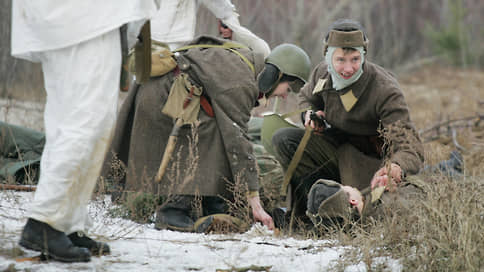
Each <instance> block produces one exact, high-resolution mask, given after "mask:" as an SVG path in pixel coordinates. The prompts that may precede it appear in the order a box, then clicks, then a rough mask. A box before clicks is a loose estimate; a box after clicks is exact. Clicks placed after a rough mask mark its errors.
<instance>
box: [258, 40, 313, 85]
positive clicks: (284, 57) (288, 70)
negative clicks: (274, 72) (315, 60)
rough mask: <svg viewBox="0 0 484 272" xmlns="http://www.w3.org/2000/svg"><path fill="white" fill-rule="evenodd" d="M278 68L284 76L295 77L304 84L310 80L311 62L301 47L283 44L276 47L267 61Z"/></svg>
mask: <svg viewBox="0 0 484 272" xmlns="http://www.w3.org/2000/svg"><path fill="white" fill-rule="evenodd" d="M265 62H266V63H270V64H272V65H274V66H276V67H277V68H278V69H279V70H280V71H281V72H282V73H283V74H286V75H289V76H294V77H297V78H299V79H300V80H302V81H303V82H304V83H305V82H306V81H307V80H308V78H309V73H310V71H311V60H310V59H309V56H308V54H306V52H305V51H304V50H302V49H301V48H300V47H299V46H296V45H294V44H289V43H283V44H280V45H278V46H276V47H275V48H274V49H273V50H272V52H271V53H270V54H269V56H267V59H266V61H265Z"/></svg>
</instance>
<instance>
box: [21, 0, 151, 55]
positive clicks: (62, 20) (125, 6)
mask: <svg viewBox="0 0 484 272" xmlns="http://www.w3.org/2000/svg"><path fill="white" fill-rule="evenodd" d="M159 1H160V0H136V1H135V0H102V1H99V0H82V1H79V0H15V1H12V55H13V56H15V57H20V58H25V59H27V60H31V61H39V60H38V59H37V58H36V54H35V53H36V52H42V51H47V50H54V49H59V48H63V47H67V46H71V45H75V44H78V43H81V42H84V41H87V40H89V39H92V38H94V37H98V36H99V35H101V34H104V33H106V32H108V31H111V30H113V29H117V28H119V26H121V25H123V24H125V23H128V22H133V21H139V20H143V19H147V18H150V17H151V16H152V15H154V13H155V12H156V11H157V8H158V6H159Z"/></svg>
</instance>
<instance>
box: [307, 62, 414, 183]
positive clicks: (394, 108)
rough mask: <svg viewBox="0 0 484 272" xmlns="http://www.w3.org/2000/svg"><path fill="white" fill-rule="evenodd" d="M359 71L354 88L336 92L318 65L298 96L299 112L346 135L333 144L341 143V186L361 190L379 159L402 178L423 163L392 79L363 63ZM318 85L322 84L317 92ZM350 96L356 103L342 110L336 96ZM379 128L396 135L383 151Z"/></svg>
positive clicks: (403, 103) (377, 164)
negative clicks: (312, 113) (316, 113)
mask: <svg viewBox="0 0 484 272" xmlns="http://www.w3.org/2000/svg"><path fill="white" fill-rule="evenodd" d="M363 71H364V72H363V74H362V76H361V77H360V78H359V79H358V81H356V82H355V83H354V84H352V85H350V86H348V87H346V88H344V89H342V90H340V91H336V90H335V89H334V88H333V87H332V81H331V76H330V74H329V72H328V71H327V65H326V64H325V63H320V64H319V65H318V66H317V67H316V68H315V69H314V70H313V72H312V74H311V76H310V79H309V81H308V83H307V84H306V85H305V86H304V87H303V88H302V89H301V92H300V93H299V97H298V98H299V104H300V107H301V108H307V107H310V108H312V109H313V110H323V111H324V113H325V115H326V121H327V122H328V123H329V124H330V125H331V126H332V127H333V128H335V129H337V130H339V131H341V134H340V135H344V136H345V137H344V139H345V140H342V138H339V139H335V140H336V142H338V143H339V144H340V148H339V150H338V163H339V168H340V172H341V177H342V183H343V184H348V185H352V186H355V187H358V188H360V189H362V188H365V187H367V186H368V185H369V181H370V180H371V177H372V175H373V174H374V172H375V171H376V170H377V169H378V168H379V167H381V166H382V159H385V160H388V161H390V162H393V163H396V164H398V165H400V167H401V168H402V170H403V171H404V173H407V174H415V173H417V172H418V171H419V169H420V167H421V166H422V163H423V146H422V143H421V141H420V139H419V137H418V135H417V132H416V130H415V127H414V125H413V123H412V121H411V119H410V115H409V110H408V106H407V104H406V102H405V98H404V96H403V93H402V91H401V90H400V86H399V84H398V82H397V80H396V79H395V78H394V77H393V76H392V75H391V74H390V73H388V72H387V71H385V70H384V69H383V68H382V67H380V66H378V65H376V64H373V63H371V62H368V61H366V62H365V63H364V65H363ZM318 82H320V83H322V82H325V84H324V85H323V86H322V88H319V87H318V88H317V87H316V86H317V85H318ZM320 86H321V84H320ZM350 93H352V94H353V96H354V98H356V99H357V100H356V103H354V104H353V106H352V107H347V108H348V109H349V110H346V109H345V106H344V104H343V102H342V99H341V97H340V96H342V95H345V94H348V95H350ZM380 128H385V129H390V128H392V131H395V129H396V130H399V131H400V133H392V141H391V142H390V144H389V145H388V146H386V148H384V149H383V150H382V149H381V147H382V143H383V140H384V139H383V138H382V137H379V132H378V130H379V129H380ZM375 139H377V140H376V141H375ZM355 147H356V148H355Z"/></svg>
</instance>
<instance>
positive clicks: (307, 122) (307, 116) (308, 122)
mask: <svg viewBox="0 0 484 272" xmlns="http://www.w3.org/2000/svg"><path fill="white" fill-rule="evenodd" d="M312 112H313V111H312V110H308V111H306V114H305V115H304V126H305V127H307V126H311V128H312V129H314V130H315V131H317V132H322V131H323V130H324V127H323V126H320V125H318V124H317V123H316V122H314V121H313V120H311V118H310V115H311V113H312ZM315 113H316V114H317V115H318V116H321V117H323V118H325V117H326V116H325V114H324V112H323V111H320V110H319V111H316V112H315Z"/></svg>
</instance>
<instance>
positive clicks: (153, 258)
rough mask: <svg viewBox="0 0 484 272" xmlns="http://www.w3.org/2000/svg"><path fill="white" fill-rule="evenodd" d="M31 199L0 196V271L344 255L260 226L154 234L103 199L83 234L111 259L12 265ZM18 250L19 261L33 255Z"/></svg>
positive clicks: (318, 259)
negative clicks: (103, 246) (102, 245)
mask: <svg viewBox="0 0 484 272" xmlns="http://www.w3.org/2000/svg"><path fill="white" fill-rule="evenodd" d="M32 199H33V193H26V192H12V191H0V220H1V221H0V271H4V270H5V269H6V268H7V267H9V266H13V265H14V266H15V268H16V269H19V270H28V271H86V270H87V271H216V270H217V269H231V268H244V267H249V266H251V265H255V266H263V267H271V268H270V270H269V271H328V270H331V268H332V267H333V266H334V265H335V264H336V262H338V260H339V259H340V258H341V256H343V255H344V252H345V248H344V247H340V246H335V245H334V244H335V243H334V242H331V241H327V240H297V239H294V238H288V237H276V236H274V233H273V232H272V231H269V230H267V229H266V228H265V227H262V226H260V225H254V226H253V227H252V228H251V229H250V230H249V231H248V232H246V233H243V234H231V235H215V234H209V235H206V234H197V233H182V232H175V231H169V230H163V231H158V230H155V229H154V226H153V224H144V225H142V224H137V223H134V222H132V221H129V220H125V219H121V218H117V217H113V216H111V215H110V213H109V210H110V208H112V207H113V206H112V205H111V204H110V201H109V197H108V196H106V198H105V199H104V200H96V201H92V203H91V204H90V206H89V211H90V214H91V216H92V217H93V220H94V225H93V227H92V229H91V231H90V233H89V235H90V236H91V237H93V238H96V239H100V240H103V241H107V242H109V245H110V246H111V251H112V253H111V255H109V256H102V257H93V258H92V260H91V262H89V263H74V264H66V263H60V262H55V261H48V262H30V261H28V262H16V260H15V257H12V256H11V254H8V252H13V249H14V248H16V247H18V245H17V243H18V239H19V237H20V232H21V230H22V227H23V225H24V224H25V222H26V209H27V208H28V203H29V202H30V201H31V200H32ZM23 250H24V251H25V253H26V256H23V257H30V256H36V255H38V253H37V252H35V251H29V250H25V249H23ZM17 257H19V256H17ZM383 262H387V264H389V265H390V267H392V270H394V271H399V270H401V268H400V266H399V264H398V262H395V261H392V260H383ZM12 271H15V270H12ZM345 271H366V267H365V265H364V264H362V263H360V264H355V265H352V266H349V267H347V268H346V270H345Z"/></svg>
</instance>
